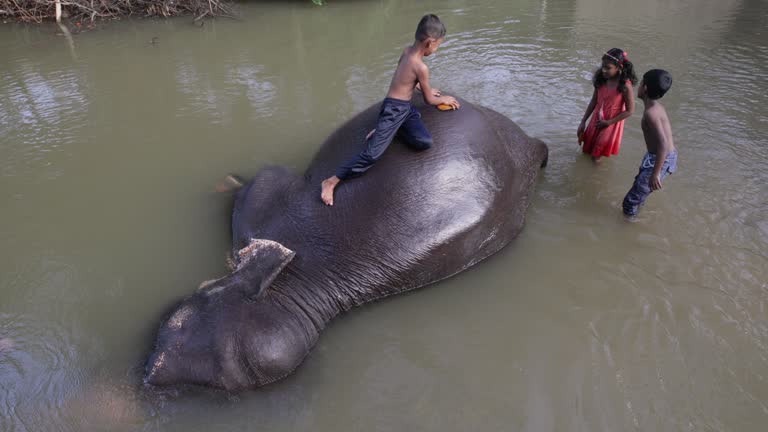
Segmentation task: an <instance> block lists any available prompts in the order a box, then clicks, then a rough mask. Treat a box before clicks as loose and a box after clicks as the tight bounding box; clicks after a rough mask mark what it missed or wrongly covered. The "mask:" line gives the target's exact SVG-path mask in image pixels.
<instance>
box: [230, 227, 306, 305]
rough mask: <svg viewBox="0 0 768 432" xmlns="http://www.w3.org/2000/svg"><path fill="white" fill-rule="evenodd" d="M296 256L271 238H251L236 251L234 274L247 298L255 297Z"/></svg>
mask: <svg viewBox="0 0 768 432" xmlns="http://www.w3.org/2000/svg"><path fill="white" fill-rule="evenodd" d="M294 256H296V252H294V251H292V250H290V249H288V248H287V247H285V246H283V245H281V244H280V243H278V242H276V241H272V240H264V239H252V240H251V243H250V244H249V245H248V246H246V247H244V248H242V249H240V250H239V251H238V252H237V255H236V257H235V259H236V260H237V268H236V269H235V272H234V276H236V277H237V281H238V285H239V286H241V287H242V289H243V290H244V291H245V293H246V295H247V296H248V297H249V298H256V297H258V296H259V295H260V294H261V293H263V292H264V291H265V290H266V289H267V287H269V286H270V285H271V284H272V282H273V281H274V280H275V278H276V277H277V275H279V274H280V272H281V271H282V270H283V269H284V268H285V266H287V265H288V263H289V262H291V260H292V259H293V257H294Z"/></svg>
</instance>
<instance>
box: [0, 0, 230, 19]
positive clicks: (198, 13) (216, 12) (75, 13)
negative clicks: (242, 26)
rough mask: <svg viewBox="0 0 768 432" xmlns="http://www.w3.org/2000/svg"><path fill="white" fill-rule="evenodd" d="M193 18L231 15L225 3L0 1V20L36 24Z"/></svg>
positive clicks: (187, 0) (190, 0) (173, 0)
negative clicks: (62, 20) (47, 22)
mask: <svg viewBox="0 0 768 432" xmlns="http://www.w3.org/2000/svg"><path fill="white" fill-rule="evenodd" d="M178 15H191V16H194V17H195V19H202V18H205V17H214V16H226V17H232V16H234V12H233V9H232V3H231V2H230V1H228V0H223V1H220V0H0V18H2V19H12V20H17V21H22V22H34V23H40V22H43V21H46V20H56V21H59V20H60V19H61V18H69V19H70V20H73V21H95V20H98V19H111V18H119V17H127V16H133V17H172V16H178Z"/></svg>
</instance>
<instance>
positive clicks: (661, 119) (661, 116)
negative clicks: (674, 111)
mask: <svg viewBox="0 0 768 432" xmlns="http://www.w3.org/2000/svg"><path fill="white" fill-rule="evenodd" d="M640 125H641V126H642V128H643V137H644V138H645V145H646V147H647V148H648V153H651V154H656V153H657V152H658V151H659V148H660V147H661V146H662V145H664V144H665V143H666V144H667V146H668V147H667V151H670V152H671V151H672V150H674V149H675V144H674V142H673V141H672V127H671V126H670V124H669V117H667V111H666V110H665V109H664V106H662V105H661V104H654V105H653V106H651V107H648V108H646V109H645V111H644V112H643V119H642V121H641V122H640Z"/></svg>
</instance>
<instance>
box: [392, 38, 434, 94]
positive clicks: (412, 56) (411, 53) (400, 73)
mask: <svg viewBox="0 0 768 432" xmlns="http://www.w3.org/2000/svg"><path fill="white" fill-rule="evenodd" d="M426 67H427V65H426V64H425V63H424V61H422V59H421V56H420V55H419V54H418V50H417V49H415V48H413V47H408V48H406V49H405V50H403V54H402V55H401V56H400V60H399V61H398V63H397V69H396V70H395V75H394V76H393V77H392V82H391V83H390V84H389V92H388V93H387V97H389V98H393V99H400V100H404V101H410V100H411V98H412V97H413V89H414V88H415V87H416V84H418V83H419V78H418V73H417V71H418V70H419V69H420V68H426Z"/></svg>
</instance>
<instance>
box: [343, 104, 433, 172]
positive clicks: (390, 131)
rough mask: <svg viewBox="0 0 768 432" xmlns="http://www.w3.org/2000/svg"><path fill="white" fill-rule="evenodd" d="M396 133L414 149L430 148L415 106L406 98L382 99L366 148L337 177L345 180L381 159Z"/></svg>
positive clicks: (428, 139)
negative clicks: (373, 129)
mask: <svg viewBox="0 0 768 432" xmlns="http://www.w3.org/2000/svg"><path fill="white" fill-rule="evenodd" d="M395 134H397V135H398V136H399V137H400V138H401V139H402V140H403V141H404V142H405V144H407V145H408V146H409V147H411V148H413V149H414V150H426V149H428V148H430V147H432V135H430V133H429V131H428V130H427V128H426V127H425V126H424V122H423V121H421V114H420V113H419V111H418V110H417V109H416V107H414V106H413V105H411V103H410V102H409V101H404V100H400V99H392V98H385V99H384V102H383V103H382V104H381V111H380V112H379V120H378V122H377V123H376V131H375V132H374V133H373V135H371V137H370V138H369V139H368V142H367V146H366V148H365V150H363V151H362V152H361V153H360V154H359V155H357V156H355V157H354V158H352V159H351V160H349V161H348V162H347V163H345V164H344V165H342V166H341V167H339V169H338V170H336V177H338V178H339V179H341V180H346V179H348V178H351V177H354V176H358V175H360V174H362V173H364V172H366V171H367V170H368V169H369V168H370V167H371V166H373V164H374V163H376V161H377V160H379V158H381V155H383V154H384V150H386V149H387V147H389V144H390V143H391V142H392V140H393V139H394V138H395Z"/></svg>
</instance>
